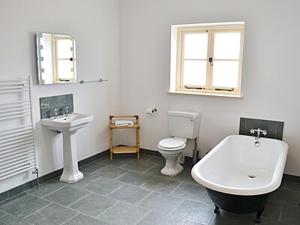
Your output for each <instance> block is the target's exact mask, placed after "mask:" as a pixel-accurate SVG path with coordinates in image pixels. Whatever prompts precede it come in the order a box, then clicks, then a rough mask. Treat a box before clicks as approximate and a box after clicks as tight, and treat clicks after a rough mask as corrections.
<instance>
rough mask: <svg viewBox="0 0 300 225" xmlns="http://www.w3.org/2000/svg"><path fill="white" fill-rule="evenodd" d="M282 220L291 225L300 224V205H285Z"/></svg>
mask: <svg viewBox="0 0 300 225" xmlns="http://www.w3.org/2000/svg"><path fill="white" fill-rule="evenodd" d="M280 222H282V223H286V224H291V225H294V224H295V225H296V224H300V207H299V206H290V205H284V206H283V209H282V214H281V219H280Z"/></svg>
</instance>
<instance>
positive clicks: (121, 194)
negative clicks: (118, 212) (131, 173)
mask: <svg viewBox="0 0 300 225" xmlns="http://www.w3.org/2000/svg"><path fill="white" fill-rule="evenodd" d="M149 193H150V191H148V190H145V189H143V188H139V187H136V186H133V185H124V186H122V187H121V188H120V189H118V190H116V191H114V192H113V193H111V194H110V195H109V197H110V198H113V199H116V200H119V201H125V202H129V203H137V202H139V201H141V200H142V199H143V198H144V197H146V195H148V194H149Z"/></svg>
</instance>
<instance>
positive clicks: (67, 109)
mask: <svg viewBox="0 0 300 225" xmlns="http://www.w3.org/2000/svg"><path fill="white" fill-rule="evenodd" d="M65 114H67V115H69V114H70V106H68V105H66V106H65Z"/></svg>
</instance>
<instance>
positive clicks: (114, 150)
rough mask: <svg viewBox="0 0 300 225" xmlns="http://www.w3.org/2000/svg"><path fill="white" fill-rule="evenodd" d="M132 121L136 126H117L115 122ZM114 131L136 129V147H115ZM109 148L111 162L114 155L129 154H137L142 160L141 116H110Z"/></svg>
mask: <svg viewBox="0 0 300 225" xmlns="http://www.w3.org/2000/svg"><path fill="white" fill-rule="evenodd" d="M118 119H120V120H122V119H124V120H125V119H126V120H132V121H133V122H134V124H133V125H132V126H127V125H126V126H116V125H115V123H114V121H115V120H118ZM114 129H135V130H136V132H135V134H136V135H135V136H136V137H135V139H136V144H135V146H123V145H122V146H113V130H114ZM109 148H110V155H109V158H110V160H112V159H113V154H127V153H136V155H137V159H140V125H139V116H138V115H134V116H109Z"/></svg>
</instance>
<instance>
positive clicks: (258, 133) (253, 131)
mask: <svg viewBox="0 0 300 225" xmlns="http://www.w3.org/2000/svg"><path fill="white" fill-rule="evenodd" d="M267 133H268V132H267V130H262V129H260V128H257V129H251V130H250V134H253V135H254V137H255V142H254V144H255V146H256V147H259V146H260V141H259V138H260V136H261V135H263V136H266V135H267ZM255 134H256V135H255Z"/></svg>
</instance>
